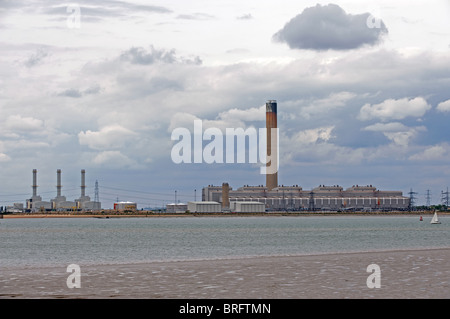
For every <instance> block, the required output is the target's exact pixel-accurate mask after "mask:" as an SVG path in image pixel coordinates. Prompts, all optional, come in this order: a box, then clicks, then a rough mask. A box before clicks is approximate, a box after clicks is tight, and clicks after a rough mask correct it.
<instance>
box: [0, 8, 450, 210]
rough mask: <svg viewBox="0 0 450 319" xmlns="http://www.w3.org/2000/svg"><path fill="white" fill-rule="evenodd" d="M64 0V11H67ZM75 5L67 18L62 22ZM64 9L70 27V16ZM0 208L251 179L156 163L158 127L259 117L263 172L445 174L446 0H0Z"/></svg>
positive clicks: (167, 159)
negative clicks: (272, 159)
mask: <svg viewBox="0 0 450 319" xmlns="http://www.w3.org/2000/svg"><path fill="white" fill-rule="evenodd" d="M78 13H79V16H77V14H78ZM78 17H79V19H77V18H78ZM78 22H79V24H78ZM0 50H1V52H0V165H1V170H0V180H1V183H0V206H1V205H9V204H12V203H13V202H25V199H26V198H29V197H30V196H31V184H32V175H31V172H32V169H34V168H36V169H37V170H38V184H39V188H38V194H40V195H41V196H42V197H43V199H44V200H50V199H52V198H54V197H55V196H56V187H55V186H56V170H57V169H61V170H62V183H63V189H62V194H63V195H65V196H66V197H67V198H68V199H70V200H73V199H75V198H78V197H79V194H80V188H79V186H80V170H81V169H86V182H87V186H88V188H87V193H88V195H90V196H91V197H92V198H93V197H94V184H95V180H98V182H99V188H100V200H101V201H102V203H103V206H104V207H106V208H108V207H111V206H112V202H113V201H114V200H116V198H119V199H120V200H130V201H136V202H138V204H139V207H140V208H141V207H147V206H156V205H158V206H160V205H162V204H163V203H168V202H173V201H174V194H175V190H176V191H177V195H178V198H177V199H178V200H180V201H182V202H186V201H188V200H194V194H195V191H194V190H197V191H196V194H197V200H198V199H200V198H201V189H202V187H204V186H207V185H209V184H214V185H221V184H222V182H228V183H230V186H232V187H233V188H238V187H240V186H242V185H246V184H249V185H259V184H265V177H264V176H263V175H260V173H259V168H258V167H257V166H256V165H253V164H210V165H209V164H178V165H177V164H174V163H173V162H172V160H171V148H172V146H173V144H174V142H173V141H171V133H172V130H173V129H174V128H177V127H186V128H191V127H192V125H193V121H194V120H196V119H200V120H203V123H204V126H205V127H217V128H220V129H225V128H227V127H231V128H239V127H242V128H248V127H255V128H260V127H264V126H265V113H264V112H265V108H264V105H265V102H266V100H269V99H275V100H277V101H278V125H279V127H280V135H281V137H280V171H279V183H280V184H284V185H294V184H297V185H299V186H302V187H303V188H304V189H307V190H309V189H311V188H313V187H316V186H318V185H321V184H325V185H336V184H338V185H341V186H343V187H344V188H347V187H351V186H352V185H356V184H359V185H369V184H371V185H374V186H376V187H377V188H379V189H382V190H401V191H403V192H404V194H407V193H408V192H409V191H410V189H411V188H412V189H413V190H414V191H415V192H417V193H418V194H417V195H416V196H417V199H418V202H419V203H424V202H425V193H426V191H427V190H430V191H431V195H432V203H440V198H441V191H442V190H446V188H447V187H448V186H449V184H450V166H449V164H448V163H449V158H450V142H449V136H450V126H449V125H448V124H449V120H450V2H449V1H448V0H428V1H421V0H420V1H419V0H418V1H406V0H401V1H385V0H382V1H360V0H358V1H357V0H348V1H334V2H331V3H330V2H317V1H301V0H295V1H293V0H281V1H260V0H259V1H256V0H250V1H234V0H219V1H206V0H203V1H181V0H165V1H153V2H149V1H126V0H124V1H113V0H100V1H95V2H92V1H87V0H84V1H74V2H71V3H65V2H61V1H50V0H39V1H26V0H14V1H8V0H6V1H5V0H2V1H0Z"/></svg>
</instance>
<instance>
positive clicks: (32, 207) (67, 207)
mask: <svg viewBox="0 0 450 319" xmlns="http://www.w3.org/2000/svg"><path fill="white" fill-rule="evenodd" d="M85 173H86V172H85V170H84V169H83V170H81V196H80V198H79V199H75V200H74V201H68V200H67V199H66V197H65V196H62V195H61V189H62V184H61V170H60V169H58V170H57V171H56V197H55V198H54V199H52V200H51V201H43V200H42V197H41V196H38V195H37V188H38V185H37V169H33V185H32V189H33V195H32V196H31V198H29V199H27V200H26V210H28V211H32V212H36V211H50V210H54V211H78V210H82V211H85V210H100V209H101V203H100V202H99V201H91V199H90V197H89V196H86V194H85V189H86V185H85Z"/></svg>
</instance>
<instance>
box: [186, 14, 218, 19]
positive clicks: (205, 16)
mask: <svg viewBox="0 0 450 319" xmlns="http://www.w3.org/2000/svg"><path fill="white" fill-rule="evenodd" d="M177 19H182V20H211V19H214V16H212V15H209V14H206V13H194V14H180V15H178V16H177Z"/></svg>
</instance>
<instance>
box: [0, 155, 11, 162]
mask: <svg viewBox="0 0 450 319" xmlns="http://www.w3.org/2000/svg"><path fill="white" fill-rule="evenodd" d="M10 160H11V158H10V157H9V156H8V155H6V154H4V153H0V162H9V161H10Z"/></svg>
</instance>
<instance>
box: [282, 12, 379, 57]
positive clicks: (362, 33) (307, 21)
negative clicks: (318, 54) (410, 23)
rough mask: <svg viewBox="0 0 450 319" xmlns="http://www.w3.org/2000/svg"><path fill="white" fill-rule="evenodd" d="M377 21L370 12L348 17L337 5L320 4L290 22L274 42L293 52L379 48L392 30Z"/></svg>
mask: <svg viewBox="0 0 450 319" xmlns="http://www.w3.org/2000/svg"><path fill="white" fill-rule="evenodd" d="M373 19H374V18H373V17H372V16H371V15H370V14H369V13H363V14H357V15H352V14H347V13H346V12H345V11H344V10H343V9H342V8H341V7H339V6H338V5H336V4H329V5H327V6H321V5H320V4H317V5H316V6H315V7H310V8H306V9H305V10H304V11H303V12H302V13H301V14H299V15H297V16H296V17H294V18H293V19H292V20H291V21H289V22H288V23H287V24H286V25H285V26H284V28H283V29H281V30H280V31H278V32H277V33H276V34H274V35H273V40H275V41H277V42H285V43H287V44H288V45H289V47H290V48H291V49H312V50H319V51H320V50H329V49H334V50H349V49H355V48H359V47H361V46H364V45H375V44H377V43H378V42H379V41H380V39H381V37H382V36H383V35H384V34H387V33H388V30H387V28H386V26H385V24H384V23H383V21H381V20H373ZM368 21H369V22H368ZM374 21H376V22H377V23H374Z"/></svg>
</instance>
